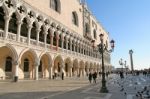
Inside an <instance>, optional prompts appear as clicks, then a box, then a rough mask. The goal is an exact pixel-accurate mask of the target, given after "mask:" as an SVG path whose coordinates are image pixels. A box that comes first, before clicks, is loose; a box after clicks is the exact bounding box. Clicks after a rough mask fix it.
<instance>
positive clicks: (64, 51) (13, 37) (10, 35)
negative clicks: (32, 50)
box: [0, 30, 99, 61]
mask: <svg viewBox="0 0 150 99" xmlns="http://www.w3.org/2000/svg"><path fill="white" fill-rule="evenodd" d="M3 37H4V32H3V31H1V30H0V38H3ZM8 40H13V41H16V34H14V33H8ZM20 42H21V43H26V44H27V43H28V39H27V37H23V36H21V37H20ZM30 44H31V45H35V46H37V41H36V40H34V39H30ZM38 45H39V46H40V47H42V48H45V43H44V42H39V44H38ZM46 48H47V49H50V50H55V51H56V46H52V47H51V45H50V44H46ZM57 51H58V52H59V53H62V54H64V55H65V54H68V55H69V56H75V57H81V58H83V59H89V60H95V61H96V60H97V61H99V59H98V58H94V57H90V56H87V55H84V54H81V53H78V52H74V51H71V50H67V49H62V48H59V47H58V50H57Z"/></svg>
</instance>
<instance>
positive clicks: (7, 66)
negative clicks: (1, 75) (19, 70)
mask: <svg viewBox="0 0 150 99" xmlns="http://www.w3.org/2000/svg"><path fill="white" fill-rule="evenodd" d="M5 71H6V72H11V71H12V58H11V57H10V56H8V57H6V64H5Z"/></svg>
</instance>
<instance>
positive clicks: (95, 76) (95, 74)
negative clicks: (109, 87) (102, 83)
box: [93, 72, 97, 83]
mask: <svg viewBox="0 0 150 99" xmlns="http://www.w3.org/2000/svg"><path fill="white" fill-rule="evenodd" d="M96 78H97V73H96V72H94V73H93V80H94V83H96Z"/></svg>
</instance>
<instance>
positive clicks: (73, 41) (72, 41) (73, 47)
mask: <svg viewBox="0 0 150 99" xmlns="http://www.w3.org/2000/svg"><path fill="white" fill-rule="evenodd" d="M72 51H74V41H72Z"/></svg>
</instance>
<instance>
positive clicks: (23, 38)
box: [20, 36, 28, 43]
mask: <svg viewBox="0 0 150 99" xmlns="http://www.w3.org/2000/svg"><path fill="white" fill-rule="evenodd" d="M20 42H21V43H27V42H28V39H27V37H23V36H21V37H20Z"/></svg>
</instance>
